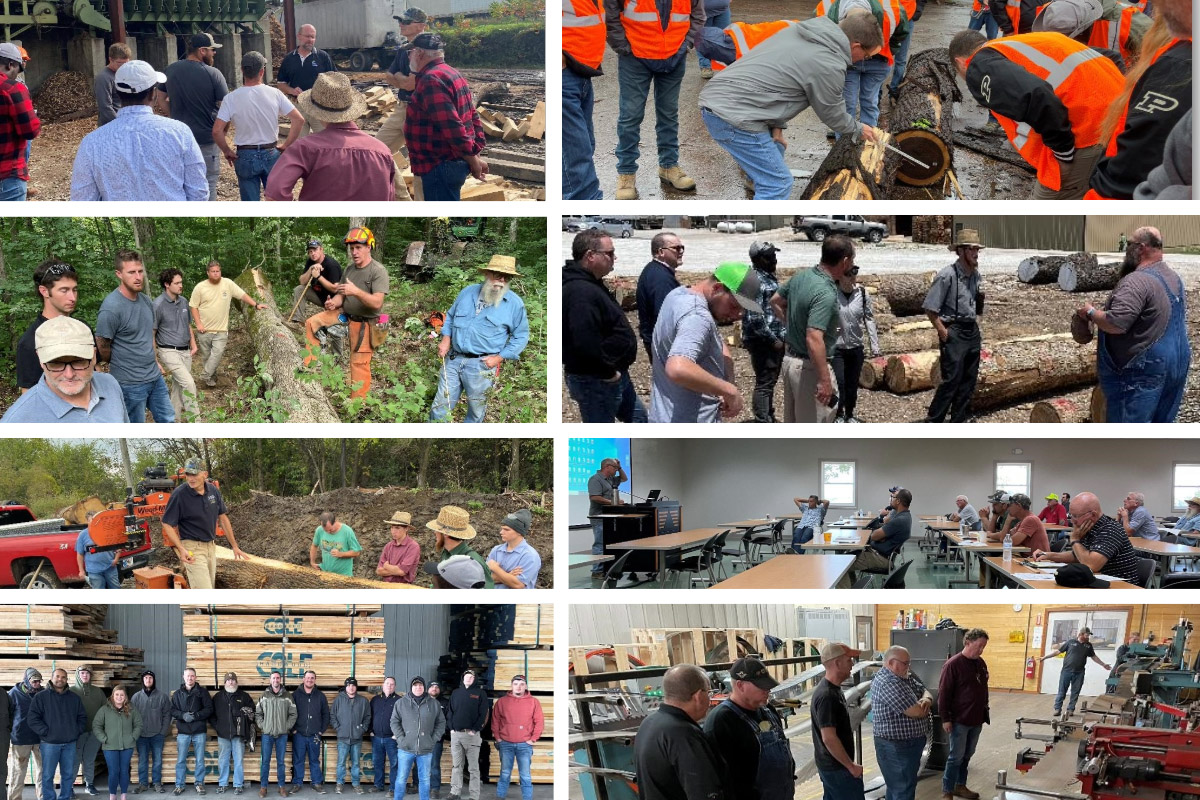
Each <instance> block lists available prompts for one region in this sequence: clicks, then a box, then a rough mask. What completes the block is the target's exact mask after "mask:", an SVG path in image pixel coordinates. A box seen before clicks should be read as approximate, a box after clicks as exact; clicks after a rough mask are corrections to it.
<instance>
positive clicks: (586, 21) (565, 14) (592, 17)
mask: <svg viewBox="0 0 1200 800" xmlns="http://www.w3.org/2000/svg"><path fill="white" fill-rule="evenodd" d="M603 24H604V20H603V19H602V18H601V16H600V15H599V14H589V15H587V16H586V17H581V16H578V15H576V13H575V4H574V3H573V2H572V0H563V2H562V26H563V27H564V28H588V27H591V26H592V25H603Z"/></svg>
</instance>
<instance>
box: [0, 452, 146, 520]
mask: <svg viewBox="0 0 1200 800" xmlns="http://www.w3.org/2000/svg"><path fill="white" fill-rule="evenodd" d="M108 444H110V445H111V444H113V443H111V442H110V443H108ZM114 453H115V448H113V449H106V446H105V443H102V442H99V441H85V440H79V441H70V442H68V441H61V440H44V439H0V463H3V464H4V465H5V469H3V470H0V500H4V501H8V500H13V501H16V502H18V503H23V504H24V505H27V506H29V507H30V508H31V509H33V513H34V514H36V515H37V516H38V517H53V516H55V515H56V514H57V513H58V510H59V509H61V508H65V507H66V506H69V505H71V504H72V503H75V502H76V501H78V500H81V499H82V498H84V497H87V496H88V495H90V494H95V495H98V496H99V497H100V498H101V499H102V500H105V501H109V500H120V499H122V498H123V497H124V496H125V493H124V491H123V490H122V484H123V481H122V479H121V476H120V469H119V468H118V466H117V462H116V460H115V458H114Z"/></svg>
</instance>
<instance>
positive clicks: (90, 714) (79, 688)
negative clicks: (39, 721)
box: [71, 667, 108, 731]
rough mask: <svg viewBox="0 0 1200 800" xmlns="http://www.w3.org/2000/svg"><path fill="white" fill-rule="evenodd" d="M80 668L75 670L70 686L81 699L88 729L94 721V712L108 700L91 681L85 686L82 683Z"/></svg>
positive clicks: (102, 691) (101, 690)
mask: <svg viewBox="0 0 1200 800" xmlns="http://www.w3.org/2000/svg"><path fill="white" fill-rule="evenodd" d="M80 669H83V667H80V668H79V669H76V670H75V685H74V686H72V687H71V691H72V692H74V693H75V694H76V695H78V696H79V699H80V700H82V701H83V710H84V712H85V713H86V714H87V725H88V727H87V729H88V730H89V731H90V730H91V729H92V723H93V722H95V721H96V713H97V712H98V711H99V710H100V709H101V708H103V707H104V704H105V703H107V702H108V698H107V697H106V696H105V695H104V690H103V689H101V688H99V687H98V686H96V685H94V684H91V683H89V684H87V685H86V686H85V685H84V684H83V681H81V680H80V679H79V670H80ZM88 672H91V670H88Z"/></svg>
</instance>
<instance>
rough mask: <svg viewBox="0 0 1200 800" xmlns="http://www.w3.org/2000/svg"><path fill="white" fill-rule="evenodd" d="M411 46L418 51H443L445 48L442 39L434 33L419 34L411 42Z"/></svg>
mask: <svg viewBox="0 0 1200 800" xmlns="http://www.w3.org/2000/svg"><path fill="white" fill-rule="evenodd" d="M412 46H413V47H415V48H417V49H418V50H444V49H445V48H446V44H445V42H443V41H442V37H440V36H438V35H437V34H436V33H421V34H418V35H417V36H416V38H414V39H413V40H412Z"/></svg>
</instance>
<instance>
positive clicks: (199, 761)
mask: <svg viewBox="0 0 1200 800" xmlns="http://www.w3.org/2000/svg"><path fill="white" fill-rule="evenodd" d="M207 739H208V735H207V734H204V733H190V734H189V733H180V734H176V735H175V748H176V750H175V752H177V753H178V754H179V755H177V756H176V757H175V786H176V787H180V786H183V785H184V783H186V782H187V760H188V750H189V749H190V750H192V751H193V752H194V753H195V754H196V768H195V770H194V771H193V772H192V783H194V784H196V785H197V786H202V785H204V742H205V741H206V740H207Z"/></svg>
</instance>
